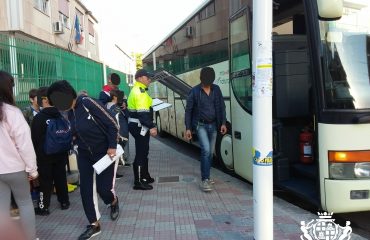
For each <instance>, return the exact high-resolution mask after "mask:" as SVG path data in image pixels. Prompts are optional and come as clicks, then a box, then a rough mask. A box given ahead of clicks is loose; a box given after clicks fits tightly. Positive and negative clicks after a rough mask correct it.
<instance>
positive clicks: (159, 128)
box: [155, 113, 165, 137]
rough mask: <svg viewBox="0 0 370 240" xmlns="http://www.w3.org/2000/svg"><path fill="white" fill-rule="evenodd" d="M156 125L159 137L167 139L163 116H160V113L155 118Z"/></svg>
mask: <svg viewBox="0 0 370 240" xmlns="http://www.w3.org/2000/svg"><path fill="white" fill-rule="evenodd" d="M155 123H156V125H157V133H158V136H160V137H165V132H164V131H163V129H162V122H161V116H160V115H159V113H157V114H156V116H155Z"/></svg>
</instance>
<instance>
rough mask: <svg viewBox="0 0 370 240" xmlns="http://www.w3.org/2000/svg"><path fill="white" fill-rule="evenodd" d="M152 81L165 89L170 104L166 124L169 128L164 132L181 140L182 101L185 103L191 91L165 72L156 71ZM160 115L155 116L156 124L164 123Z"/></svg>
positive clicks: (182, 131)
mask: <svg viewBox="0 0 370 240" xmlns="http://www.w3.org/2000/svg"><path fill="white" fill-rule="evenodd" d="M153 79H154V80H155V81H158V82H159V83H161V84H163V85H164V86H166V87H167V96H168V103H170V104H172V107H171V108H170V109H169V110H168V118H167V119H166V120H167V121H166V123H169V126H168V130H167V129H166V130H167V131H168V132H169V133H170V134H172V135H173V136H177V137H179V138H182V139H183V138H184V131H185V121H184V107H185V105H184V101H185V102H186V97H187V95H188V93H189V91H190V90H191V86H190V85H188V84H187V83H186V82H184V81H182V80H181V79H180V78H178V77H177V76H176V75H173V74H171V73H170V72H167V71H165V70H159V71H156V72H155V75H154V78H153ZM176 109H179V111H176ZM180 109H181V110H180ZM180 113H181V114H180ZM161 115H162V114H161V113H160V115H158V116H157V122H161V123H164V122H165V121H163V119H162V116H161ZM163 115H164V114H163ZM158 117H159V120H158ZM180 124H181V126H180ZM162 125H163V124H162Z"/></svg>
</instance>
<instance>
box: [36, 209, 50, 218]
mask: <svg viewBox="0 0 370 240" xmlns="http://www.w3.org/2000/svg"><path fill="white" fill-rule="evenodd" d="M35 214H36V215H39V216H48V215H49V214H50V212H49V209H48V208H39V207H37V208H35Z"/></svg>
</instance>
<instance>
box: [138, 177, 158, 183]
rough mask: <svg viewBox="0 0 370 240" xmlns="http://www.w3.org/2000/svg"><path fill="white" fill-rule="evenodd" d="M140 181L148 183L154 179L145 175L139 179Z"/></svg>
mask: <svg viewBox="0 0 370 240" xmlns="http://www.w3.org/2000/svg"><path fill="white" fill-rule="evenodd" d="M141 181H143V182H146V183H148V184H150V183H154V182H155V179H154V178H152V177H150V176H149V177H146V178H143V179H141Z"/></svg>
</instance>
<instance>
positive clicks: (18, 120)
mask: <svg viewBox="0 0 370 240" xmlns="http://www.w3.org/2000/svg"><path fill="white" fill-rule="evenodd" d="M13 86H14V79H13V77H12V76H11V75H10V74H9V73H7V72H4V71H0V136H1V137H0V153H1V156H0V193H1V194H0V213H7V212H9V206H10V192H13V194H14V198H15V201H16V203H17V205H18V207H19V212H20V223H21V226H22V230H23V231H24V232H25V234H26V235H27V240H28V239H32V240H33V239H35V238H36V226H35V222H36V220H35V212H34V210H33V203H32V200H31V195H30V191H29V180H33V179H36V178H37V177H38V172H37V164H36V154H35V150H34V149H33V145H32V140H31V131H30V128H29V126H28V124H27V122H26V120H25V119H24V116H23V114H22V112H21V111H20V110H19V109H18V108H17V107H16V106H15V101H14V97H13ZM8 216H9V215H8ZM8 230H9V229H8ZM2 234H3V233H2Z"/></svg>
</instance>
